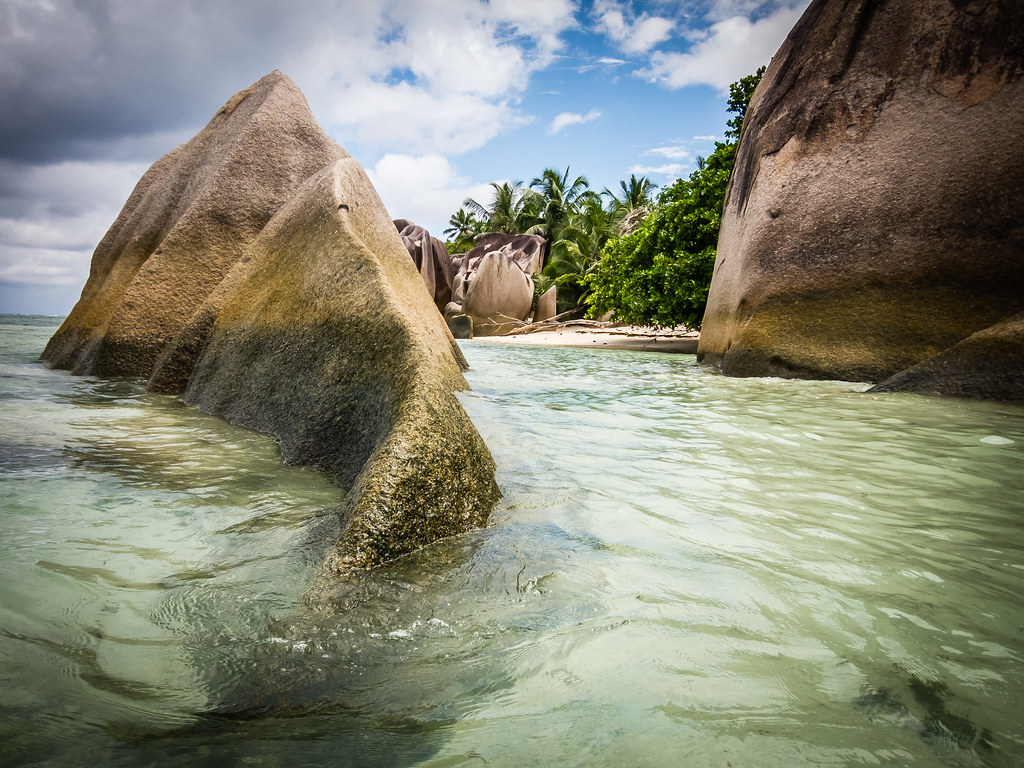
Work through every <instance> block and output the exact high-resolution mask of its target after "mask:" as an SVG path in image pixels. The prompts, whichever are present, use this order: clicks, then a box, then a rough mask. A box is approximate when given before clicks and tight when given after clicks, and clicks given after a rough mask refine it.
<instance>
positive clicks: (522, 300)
mask: <svg viewBox="0 0 1024 768" xmlns="http://www.w3.org/2000/svg"><path fill="white" fill-rule="evenodd" d="M545 242H546V241H545V240H544V238H543V237H540V236H539V235H503V234H500V233H492V234H487V235H482V236H481V237H479V238H478V239H477V244H476V246H475V247H474V248H473V250H471V251H470V252H469V253H466V254H463V255H461V256H456V257H454V258H453V262H454V264H455V267H456V269H457V272H456V275H455V279H454V280H453V282H452V302H453V303H454V305H455V306H454V308H453V309H452V311H451V313H450V314H459V313H464V314H466V315H469V316H470V317H471V318H472V321H473V333H474V334H475V335H478V336H495V335H500V334H503V333H507V332H508V331H510V330H512V329H513V328H514V327H516V325H517V323H516V321H521V320H526V318H527V317H529V315H530V309H531V307H532V306H533V275H536V274H540V271H541V269H543V267H544V248H545ZM445 312H446V314H449V312H448V311H447V310H446V311H445Z"/></svg>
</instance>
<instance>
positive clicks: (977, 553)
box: [0, 316, 1024, 768]
mask: <svg viewBox="0 0 1024 768" xmlns="http://www.w3.org/2000/svg"><path fill="white" fill-rule="evenodd" d="M57 323H58V321H57V320H56V319H54V318H40V317H20V316H0V433H2V438H0V499H2V501H0V691H2V696H0V765H4V766H21V765H38V766H79V765H80V766H90V767H91V766H97V765H113V766H136V765H153V766H165V765H166V766H172V765H173V766H177V765H210V766H222V765H253V766H349V765H351V766H411V765H417V766H432V767H434V768H442V767H447V766H485V765H489V766H528V765H538V766H540V765H570V766H618V765H628V766H634V765H651V766H664V765H685V766H723V767H724V766H736V767H737V768H739V766H771V765H778V766H803V765H813V766H849V765H885V766H888V765H914V766H942V765H954V766H1013V765H1018V764H1021V763H1024V665H1022V663H1021V662H1022V656H1024V408H1022V407H1019V406H1011V405H1001V404H992V403H975V402H969V401H961V400H943V399H937V398H930V397H919V396H913V395H884V396H883V395H868V394H865V393H864V392H863V389H864V386H863V385H859V384H849V383H843V382H806V381H783V380H772V379H748V380H738V379H728V378H725V377H722V376H718V375H716V374H714V373H712V372H711V371H708V370H706V369H703V368H701V367H700V366H698V365H697V364H696V363H695V361H694V358H693V357H691V356H670V355H658V354H656V353H636V352H610V351H602V350H572V349H556V348H540V347H532V348H524V347H509V346H505V345H501V344H496V343H489V342H486V341H483V340H480V341H472V342H466V343H464V346H463V348H464V350H465V352H466V356H467V358H468V359H469V361H470V363H471V366H472V370H471V371H470V372H469V373H468V374H467V378H468V379H469V382H470V384H471V385H472V387H473V391H472V392H470V393H467V394H466V395H465V396H463V403H464V405H465V407H466V409H467V410H468V411H469V413H470V415H471V416H472V417H473V420H474V422H475V423H476V425H477V427H478V428H479V430H480V431H481V433H482V434H483V436H484V438H485V440H486V441H487V443H488V445H489V446H490V447H491V450H492V452H493V454H494V456H495V459H496V461H497V463H498V481H499V485H500V486H501V489H502V491H503V493H504V498H503V499H502V501H501V502H499V504H498V506H497V508H496V509H495V510H494V513H493V515H492V518H491V521H490V524H489V525H488V526H487V527H486V528H485V529H484V530H481V531H477V532H474V533H471V534H468V535H465V536H461V537H457V538H454V539H450V540H447V541H444V542H440V543H438V544H436V545H434V546H431V547H429V548H427V549H425V550H422V551H421V552H419V553H417V554H415V555H414V556H411V557H408V558H406V559H404V560H402V561H400V562H396V563H393V564H391V565H389V566H386V567H383V568H380V569H378V570H376V571H374V572H372V573H366V574H361V575H359V576H357V577H355V578H353V579H351V580H350V581H349V582H347V583H345V584H341V585H339V587H338V600H337V606H336V609H334V610H329V611H312V610H310V609H308V608H307V607H306V605H305V603H304V601H303V592H304V590H305V588H306V586H307V585H308V584H309V583H310V581H311V580H312V578H313V577H314V575H315V574H316V572H317V566H318V563H319V562H320V559H321V558H322V556H323V554H324V551H325V547H326V546H328V545H329V542H330V540H331V537H332V535H334V533H335V532H336V521H335V519H334V516H333V514H332V512H331V509H332V507H333V506H335V505H336V504H337V503H338V502H339V500H340V498H341V497H342V494H343V489H339V488H336V487H334V486H333V485H331V484H330V483H329V482H327V481H326V480H324V479H323V478H322V477H320V476H318V475H317V474H316V473H314V472H312V471H309V470H306V469H301V468H296V467H289V466H286V465H284V464H283V463H282V462H281V460H280V457H279V455H278V452H277V449H276V446H275V444H274V442H273V441H272V440H270V439H269V438H267V437H264V436H261V435H257V434H253V433H250V432H247V431H245V430H241V429H237V428H234V427H232V426H230V425H228V424H226V423H225V422H224V421H222V420H220V419H217V418H213V417H209V416H205V415H203V414H201V413H199V412H198V411H196V410H195V409H192V408H189V407H186V406H184V405H183V404H181V402H180V401H179V400H178V399H176V398H172V397H165V396H156V395H150V394H147V393H145V392H144V391H143V390H142V387H141V385H140V384H139V383H138V382H132V381H104V380H100V379H95V378H90V377H74V376H71V375H69V374H68V373H66V372H61V371H51V370H48V369H47V368H45V367H43V366H42V365H40V364H38V363H37V362H35V359H36V358H37V357H38V354H39V353H40V351H41V350H42V348H43V346H44V345H45V343H46V341H47V339H48V338H49V337H50V335H52V333H53V332H54V330H55V329H56V327H57Z"/></svg>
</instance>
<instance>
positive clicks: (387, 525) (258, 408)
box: [43, 72, 500, 576]
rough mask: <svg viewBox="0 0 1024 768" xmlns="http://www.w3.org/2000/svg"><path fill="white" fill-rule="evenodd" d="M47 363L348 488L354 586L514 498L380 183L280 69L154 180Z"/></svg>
mask: <svg viewBox="0 0 1024 768" xmlns="http://www.w3.org/2000/svg"><path fill="white" fill-rule="evenodd" d="M43 357H44V359H45V360H47V361H48V362H49V363H50V364H52V365H54V366H55V367H65V368H71V369H72V370H74V371H75V372H77V373H92V374H98V375H111V376H131V377H143V378H148V379H149V387H150V389H151V390H153V391H159V392H166V393H183V394H184V397H185V399H186V401H187V402H189V403H192V404H195V405H197V406H199V407H200V408H201V409H203V410H204V411H206V412H208V413H211V414H216V415H220V416H223V417H225V418H226V419H228V420H229V421H231V422H232V423H235V424H238V425H241V426H245V427H249V428H251V429H254V430H258V431H261V432H264V433H267V434H270V435H273V436H274V437H275V438H277V440H278V441H279V443H280V446H281V451H282V454H283V456H284V458H285V459H286V460H287V461H289V462H293V463H297V464H303V465H309V466H313V467H316V468H318V469H320V470H321V471H323V472H326V473H328V474H329V475H330V476H331V477H332V478H334V479H335V480H336V481H337V482H338V483H339V485H341V486H342V487H343V488H345V489H346V490H347V493H346V495H345V501H344V503H343V505H342V507H341V508H340V509H338V510H337V514H338V518H339V520H338V525H337V526H335V530H338V531H340V534H339V538H338V541H337V542H336V543H335V546H334V547H333V548H332V550H331V553H330V555H329V557H328V558H327V561H326V563H325V574H327V575H328V576H336V575H338V574H343V573H345V572H348V571H351V570H353V569H356V568H365V567H370V566H373V565H377V564H379V563H382V562H385V561H387V560H391V559H393V558H395V557H399V556H401V555H403V554H405V553H408V552H411V551H413V550H415V549H417V548H419V547H422V546H424V545H426V544H428V543H430V542H432V541H435V540H436V539H439V538H442V537H445V536H450V535H452V534H457V533H460V532H463V531H466V530H468V529H471V528H474V527H478V526H481V525H483V524H484V523H485V522H486V520H487V517H488V515H489V513H490V510H491V508H492V506H493V505H494V503H495V501H496V500H497V498H498V497H499V495H500V494H499V492H498V488H497V485H496V483H495V480H494V472H495V466H494V461H493V460H492V458H491V456H490V453H489V452H488V450H487V447H486V446H485V445H484V443H483V440H482V439H481V437H480V435H479V434H478V433H477V431H476V429H475V428H474V426H473V424H472V423H471V422H470V420H469V417H468V416H467V414H466V413H465V411H464V410H463V408H462V406H461V404H460V403H459V401H458V399H457V396H456V393H457V392H458V391H460V390H465V389H467V388H468V385H467V384H466V380H465V378H464V377H463V375H462V370H463V369H464V368H465V366H466V362H465V358H464V357H463V355H462V352H461V350H460V349H459V347H458V345H457V344H456V342H455V341H454V339H453V338H452V336H451V333H450V332H449V331H448V328H447V326H446V325H445V322H444V319H443V318H442V316H441V314H440V313H439V312H438V311H437V309H436V307H435V306H434V304H433V302H432V300H431V297H430V295H429V294H428V292H427V289H426V288H425V286H424V284H423V280H422V279H421V278H420V276H419V274H418V273H417V271H416V268H415V266H414V265H413V263H412V261H411V260H410V258H409V254H408V252H407V251H406V249H405V247H404V246H403V244H402V240H401V238H400V237H399V234H398V231H397V230H396V229H395V226H394V224H393V223H392V220H391V217H390V216H389V215H388V213H387V211H386V210H385V208H384V206H383V204H382V203H381V201H380V198H379V197H378V196H377V193H376V191H375V190H374V189H373V186H372V185H371V184H370V181H369V179H368V178H367V176H366V174H365V172H364V171H363V169H362V168H361V167H360V166H359V164H358V163H357V162H356V161H355V160H353V159H352V158H351V157H350V156H349V155H348V153H346V152H345V150H344V149H342V148H341V147H339V146H338V145H337V144H335V143H334V142H333V141H332V140H330V139H329V138H328V137H327V136H326V134H324V132H323V130H322V129H321V128H320V126H319V125H318V124H317V123H316V121H315V119H314V118H313V117H312V115H311V114H310V112H309V109H308V106H307V105H306V102H305V99H304V97H303V96H302V94H301V92H300V91H299V90H298V88H297V87H296V86H295V84H294V83H292V82H291V81H290V80H289V79H288V78H286V77H285V76H284V75H282V74H281V73H279V72H275V73H272V74H271V75H268V76H267V77H265V78H263V79H262V80H260V81H259V82H258V83H256V84H255V85H253V86H252V87H251V88H249V89H247V90H245V91H242V92H241V93H239V94H237V95H235V96H234V97H233V98H232V99H231V100H230V101H229V102H228V103H227V104H226V105H225V106H224V108H223V109H222V110H221V111H220V112H218V114H217V115H216V116H215V117H214V118H213V120H212V121H211V122H210V124H209V125H208V126H207V127H206V128H205V129H204V130H203V131H202V132H200V133H199V134H198V135H197V136H196V137H195V138H194V139H192V140H191V141H190V142H188V143H187V144H184V145H183V146H181V147H179V148H178V149H176V150H173V151H172V152H171V153H169V154H168V155H166V156H165V157H163V158H161V159H160V160H159V161H157V163H155V164H154V166H153V167H152V168H151V169H150V170H149V171H148V172H147V173H146V174H145V176H144V177H143V178H142V180H141V181H140V182H139V184H138V186H137V187H136V189H135V191H134V192H133V194H132V196H131V198H130V199H129V201H128V203H127V204H126V205H125V207H124V209H123V210H122V212H121V215H120V216H119V217H118V219H117V221H116V222H115V223H114V225H113V226H112V227H111V229H110V231H109V232H108V233H107V235H106V237H104V239H103V241H102V242H101V243H100V245H99V247H97V249H96V252H95V254H94V256H93V262H92V271H91V274H90V277H89V281H88V283H87V284H86V287H85V290H84V291H83V294H82V298H81V300H80V301H79V302H78V304H77V305H76V307H75V309H74V311H73V312H72V313H71V315H69V317H68V318H67V321H66V322H65V323H64V324H63V325H62V326H61V328H60V329H59V330H58V331H57V333H56V334H55V335H54V337H53V338H52V339H51V340H50V343H49V344H48V346H47V348H46V351H45V352H44V355H43Z"/></svg>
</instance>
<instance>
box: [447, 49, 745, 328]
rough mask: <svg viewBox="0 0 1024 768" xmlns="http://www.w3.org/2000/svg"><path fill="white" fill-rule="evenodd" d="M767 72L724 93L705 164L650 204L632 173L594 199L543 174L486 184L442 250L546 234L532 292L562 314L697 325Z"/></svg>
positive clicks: (646, 183)
mask: <svg viewBox="0 0 1024 768" xmlns="http://www.w3.org/2000/svg"><path fill="white" fill-rule="evenodd" d="M763 73H764V67H762V68H761V69H759V70H758V71H757V72H756V73H754V74H753V75H748V76H747V77H744V78H743V79H741V80H739V81H738V82H736V83H733V84H732V85H731V86H730V88H729V101H728V111H729V112H730V113H732V114H733V117H732V118H731V119H730V120H729V121H728V122H727V124H726V126H727V127H726V130H725V138H726V141H725V142H718V143H716V145H715V151H714V152H712V153H711V155H710V156H709V157H708V158H707V159H706V160H705V159H704V158H697V170H695V171H694V172H693V173H692V174H690V176H689V178H687V179H680V180H678V181H677V182H676V183H675V184H673V185H672V186H670V187H668V188H667V189H665V190H663V191H662V193H661V195H660V197H659V198H658V200H657V203H656V204H655V203H653V202H652V199H651V197H652V194H653V192H654V189H655V187H654V185H653V184H652V183H651V182H650V180H649V179H647V178H646V177H641V178H637V177H636V176H635V175H634V176H632V177H631V178H630V180H629V181H628V182H627V181H622V182H619V187H620V189H619V191H618V192H613V191H611V190H609V189H605V190H604V191H603V192H602V193H601V194H598V193H596V192H594V191H592V190H591V189H590V184H589V182H588V181H587V178H586V177H585V176H577V177H575V178H574V179H573V178H572V176H571V175H570V173H569V169H568V168H566V169H565V171H564V172H559V171H556V170H555V169H553V168H546V169H545V170H544V171H543V172H542V173H541V175H540V176H538V177H536V178H535V179H533V181H531V182H530V185H529V186H528V187H526V186H524V185H523V183H522V182H519V181H516V182H504V183H500V184H499V183H498V182H492V183H491V187H492V188H493V189H494V195H493V198H492V200H491V201H490V202H489V203H487V204H486V205H485V204H483V203H480V202H477V201H476V200H473V199H467V200H466V201H465V202H464V203H463V208H461V209H460V210H459V211H457V212H456V213H454V214H453V215H452V217H451V218H450V219H449V221H448V224H449V227H448V228H447V229H446V230H445V231H444V234H445V235H448V236H450V237H451V240H449V242H448V250H449V251H450V252H452V253H461V252H464V251H467V250H469V249H470V248H472V245H473V242H474V239H475V238H476V237H477V235H479V234H480V233H482V232H504V233H506V234H519V233H530V234H539V235H543V236H544V238H545V239H546V240H547V241H548V243H549V246H548V251H549V252H548V256H547V263H546V265H545V267H544V271H543V274H541V275H539V276H537V278H536V279H535V287H536V289H537V291H538V292H543V291H545V290H547V289H548V288H549V287H550V286H551V285H557V286H558V296H559V300H558V305H559V311H564V310H565V309H569V308H573V307H588V314H589V315H590V316H591V317H597V316H600V315H602V314H604V313H606V312H609V311H611V312H614V314H615V318H616V319H617V320H620V321H622V322H626V323H633V324H636V325H655V326H674V325H679V324H685V325H687V326H689V327H691V328H699V327H700V323H701V319H702V318H703V315H704V306H705V304H706V303H707V297H708V288H709V287H710V285H711V273H712V271H713V269H714V264H715V249H716V247H717V244H718V230H719V228H720V226H721V219H722V204H723V202H724V199H725V191H726V188H727V187H728V184H729V174H730V173H731V171H732V166H733V161H734V159H735V157H736V143H737V142H738V140H739V135H740V131H741V130H742V127H743V116H744V113H745V112H746V109H747V104H748V103H749V102H750V97H751V96H752V95H753V93H754V88H755V87H756V86H757V83H758V82H759V81H760V79H761V75H762V74H763ZM604 198H608V202H607V204H606V203H605V200H604ZM634 211H635V212H636V213H634V215H633V217H630V221H631V222H632V220H633V219H634V218H638V217H640V216H643V215H644V214H645V213H646V212H647V211H651V213H650V214H649V215H647V216H646V218H644V219H643V220H642V222H641V223H640V224H639V225H638V226H635V227H631V229H632V231H630V232H629V234H626V235H624V236H620V233H621V231H623V230H622V227H623V224H624V222H625V220H626V218H627V216H629V215H630V214H631V213H633V212H634Z"/></svg>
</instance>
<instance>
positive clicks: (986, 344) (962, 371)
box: [868, 313, 1024, 400]
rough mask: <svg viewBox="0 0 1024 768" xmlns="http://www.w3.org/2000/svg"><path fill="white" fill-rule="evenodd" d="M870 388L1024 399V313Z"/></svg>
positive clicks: (871, 390)
mask: <svg viewBox="0 0 1024 768" xmlns="http://www.w3.org/2000/svg"><path fill="white" fill-rule="evenodd" d="M868 391H869V392H921V393H931V394H938V395H949V396H952V397H981V398H989V399H994V400H1024V313H1021V314H1018V315H1014V316H1013V317H1011V318H1009V319H1007V320H1004V321H1003V322H1001V323H997V324H996V325H993V326H992V327H990V328H986V329H984V330H982V331H978V332H977V333H975V334H972V335H970V336H968V337H967V338H966V339H964V340H963V341H961V342H960V343H959V344H956V345H955V346H953V347H950V348H949V349H947V350H945V351H944V352H940V353H939V354H937V355H936V356H935V357H931V358H929V359H928V360H925V361H924V362H923V363H920V364H919V365H915V366H914V367H913V368H908V369H907V370H905V371H900V372H899V373H897V374H896V375H895V376H891V377H890V378H888V379H886V380H885V381H883V382H882V383H881V384H877V385H876V386H874V387H872V388H871V389H870V390H868Z"/></svg>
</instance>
